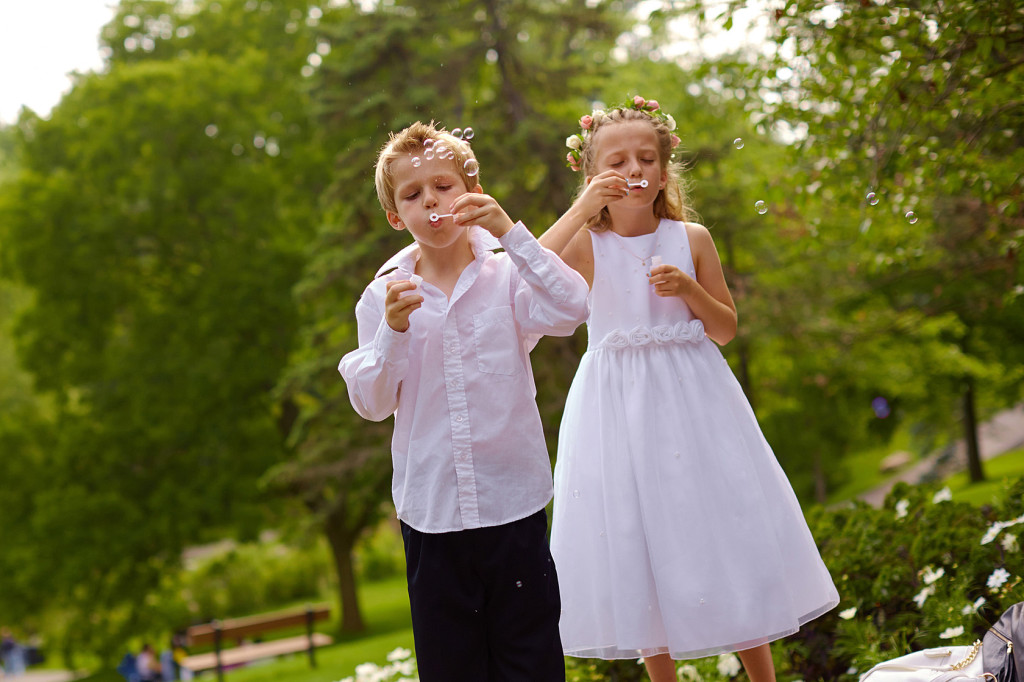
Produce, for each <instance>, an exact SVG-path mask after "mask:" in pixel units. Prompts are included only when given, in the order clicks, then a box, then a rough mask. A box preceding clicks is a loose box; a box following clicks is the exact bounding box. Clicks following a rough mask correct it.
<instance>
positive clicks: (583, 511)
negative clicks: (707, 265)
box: [551, 220, 839, 659]
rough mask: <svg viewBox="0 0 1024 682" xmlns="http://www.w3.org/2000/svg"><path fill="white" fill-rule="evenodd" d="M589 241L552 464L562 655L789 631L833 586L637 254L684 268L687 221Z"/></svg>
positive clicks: (709, 650)
mask: <svg viewBox="0 0 1024 682" xmlns="http://www.w3.org/2000/svg"><path fill="white" fill-rule="evenodd" d="M591 237H592V242H593V245H594V284H593V288H592V291H591V312H590V319H589V320H588V321H587V328H588V333H589V344H588V349H587V352H586V353H585V354H584V356H583V358H582V360H581V361H580V366H579V369H578V370H577V372H576V377H575V378H574V379H573V382H572V387H571V388H570V390H569V394H568V397H567V399H566V406H565V412H564V414H563V417H562V425H561V430H560V435H559V441H558V458H557V461H556V464H555V505H554V513H553V527H552V534H551V552H552V555H553V556H554V559H555V565H556V567H557V571H558V578H559V581H558V582H559V589H560V591H561V598H562V617H561V623H560V627H561V636H562V647H563V649H564V650H565V653H567V654H569V655H572V656H585V657H596V658H605V659H613V658H636V657H638V656H650V655H654V654H660V653H669V654H671V656H672V657H673V658H675V659H686V658H700V657H703V656H710V655H713V654H718V653H723V652H727V651H741V650H743V649H748V648H751V647H755V646H758V645H760V644H764V643H765V642H770V641H772V640H775V639H778V638H780V637H784V636H786V635H789V634H792V633H794V632H796V631H797V629H799V627H800V625H801V624H803V623H805V622H807V621H809V620H812V619H814V618H816V617H818V616H819V615H821V614H823V613H825V612H826V611H828V610H830V609H831V608H833V607H834V606H836V604H838V603H839V595H838V593H837V592H836V589H835V586H834V585H833V583H832V579H831V577H830V575H829V573H828V570H827V569H826V568H825V565H824V563H823V562H822V560H821V556H820V555H819V553H818V550H817V547H816V546H815V544H814V540H813V538H812V537H811V534H810V531H809V530H808V528H807V523H806V521H805V520H804V517H803V513H802V512H801V510H800V505H799V503H798V502H797V499H796V496H795V495H794V494H793V489H792V487H791V486H790V484H789V481H788V479H787V478H786V475H785V473H784V472H783V471H782V468H781V467H780V466H779V464H778V462H777V461H776V459H775V455H774V453H773V452H772V450H771V448H770V446H769V445H768V443H767V442H766V441H765V439H764V436H763V435H762V434H761V429H760V427H759V426H758V424H757V421H756V419H755V417H754V413H753V411H752V410H751V408H750V404H749V403H748V402H747V400H746V397H745V396H744V394H743V391H742V389H741V388H740V385H739V382H737V381H736V378H735V377H734V376H733V374H732V371H731V369H730V368H729V365H728V364H727V363H726V361H725V359H724V358H723V357H722V354H721V352H720V351H719V349H718V346H716V345H715V343H714V342H713V341H711V340H710V339H708V338H707V337H706V336H705V335H704V327H703V325H702V323H701V322H700V320H696V319H694V318H693V315H692V313H691V312H690V310H689V308H688V307H687V305H686V304H685V303H684V302H683V301H682V299H680V298H662V297H659V296H656V295H655V294H654V292H653V288H652V287H651V286H650V285H649V284H648V283H647V274H646V272H647V268H646V267H645V266H644V265H643V264H642V263H641V259H642V258H647V257H648V256H650V255H652V254H654V255H659V256H660V257H661V259H662V262H663V263H665V264H671V265H675V266H677V267H679V268H680V269H681V270H683V271H684V272H686V273H688V274H689V275H690V276H691V277H692V276H694V266H693V259H692V258H691V256H690V246H689V240H688V239H687V236H686V228H685V226H684V224H683V223H680V222H675V221H670V220H663V221H661V224H660V225H659V226H658V229H657V230H656V231H655V232H654V233H653V234H651V235H644V236H639V237H621V236H619V235H617V234H614V233H612V232H602V233H591Z"/></svg>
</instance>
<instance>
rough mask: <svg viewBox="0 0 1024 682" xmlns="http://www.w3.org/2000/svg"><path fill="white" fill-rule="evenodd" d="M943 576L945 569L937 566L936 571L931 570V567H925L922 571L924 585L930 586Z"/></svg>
mask: <svg viewBox="0 0 1024 682" xmlns="http://www.w3.org/2000/svg"><path fill="white" fill-rule="evenodd" d="M944 575H946V569H944V568H942V567H941V566H939V568H938V570H933V569H932V567H931V566H927V567H925V569H924V584H925V585H931V584H932V583H934V582H935V581H936V580H938V579H939V578H941V577H942V576H944Z"/></svg>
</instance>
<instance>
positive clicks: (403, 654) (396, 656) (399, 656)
mask: <svg viewBox="0 0 1024 682" xmlns="http://www.w3.org/2000/svg"><path fill="white" fill-rule="evenodd" d="M410 656H412V652H411V651H409V650H408V649H403V648H402V647H398V648H397V649H395V650H394V651H392V652H391V653H390V654H388V660H389V661H391V662H392V663H394V662H395V661H404V660H405V659H407V658H409V657H410Z"/></svg>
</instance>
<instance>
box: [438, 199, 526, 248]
mask: <svg viewBox="0 0 1024 682" xmlns="http://www.w3.org/2000/svg"><path fill="white" fill-rule="evenodd" d="M450 210H451V212H452V213H454V214H455V218H454V220H455V224H457V225H479V226H480V227H482V228H484V229H485V230H487V231H488V232H490V233H491V234H492V235H494V236H495V237H500V236H501V235H503V234H505V233H506V232H508V231H509V230H511V229H512V228H513V227H514V226H515V223H513V222H512V219H511V218H509V217H508V214H507V213H505V209H503V208H502V207H501V204H499V203H498V202H497V200H496V199H495V198H494V197H492V196H490V195H488V194H483V193H481V192H466V193H465V194H463V195H462V196H460V197H459V198H458V199H456V200H455V201H453V202H452V205H451V208H450Z"/></svg>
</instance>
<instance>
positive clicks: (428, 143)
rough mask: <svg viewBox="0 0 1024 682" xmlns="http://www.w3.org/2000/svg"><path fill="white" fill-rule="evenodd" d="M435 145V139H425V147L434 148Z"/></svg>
mask: <svg viewBox="0 0 1024 682" xmlns="http://www.w3.org/2000/svg"><path fill="white" fill-rule="evenodd" d="M433 146H434V140H433V139H429V138H428V139H426V140H423V148H424V149H431V148H433Z"/></svg>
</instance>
